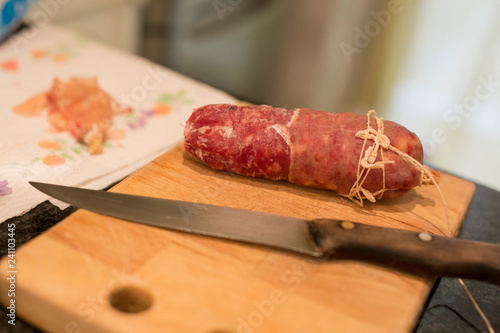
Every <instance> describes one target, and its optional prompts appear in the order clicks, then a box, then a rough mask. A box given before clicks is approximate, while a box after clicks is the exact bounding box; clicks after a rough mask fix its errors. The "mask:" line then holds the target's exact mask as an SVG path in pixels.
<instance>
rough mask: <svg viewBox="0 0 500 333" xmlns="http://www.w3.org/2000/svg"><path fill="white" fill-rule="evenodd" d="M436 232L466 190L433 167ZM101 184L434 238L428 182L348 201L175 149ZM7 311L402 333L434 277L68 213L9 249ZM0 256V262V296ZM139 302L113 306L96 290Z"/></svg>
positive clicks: (48, 318) (200, 326) (64, 318)
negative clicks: (371, 200)
mask: <svg viewBox="0 0 500 333" xmlns="http://www.w3.org/2000/svg"><path fill="white" fill-rule="evenodd" d="M440 187H441V190H442V192H443V195H444V197H445V198H446V201H447V204H448V208H449V215H450V221H451V224H450V231H451V234H452V235H457V234H458V232H459V229H460V226H461V223H462V221H463V218H464V215H465V213H466V211H467V208H468V205H469V203H470V201H471V198H472V195H473V193H474V185H473V184H472V183H470V182H468V181H465V180H462V179H459V178H455V177H452V176H450V175H447V174H443V175H442V177H441V183H440ZM112 191H116V192H123V193H130V194H138V195H147V196H155V197H160V198H169V199H177V200H186V201H193V202H201V203H210V204H215V205H223V206H229V207H236V208H243V209H249V210H256V211H262V212H269V213H275V214H281V215H287V216H294V217H300V218H307V219H314V218H338V219H349V220H356V221H359V222H362V223H367V224H372V225H379V226H386V227H392V228H400V229H409V230H421V231H426V232H429V233H434V234H446V233H447V231H448V227H447V225H446V219H445V211H444V208H443V204H442V202H441V199H440V197H439V194H438V192H437V191H436V189H435V188H434V187H433V186H424V187H419V188H417V189H415V190H412V191H411V192H410V193H408V194H407V195H405V196H404V197H403V198H401V199H397V200H393V201H380V202H378V203H376V204H367V205H365V207H363V208H361V207H358V206H357V205H356V204H354V203H352V202H350V201H347V200H345V199H344V198H342V197H340V196H338V195H336V194H334V193H332V192H328V191H323V190H315V189H307V188H303V187H299V186H295V185H291V184H287V183H284V182H273V181H267V180H260V179H251V178H245V177H241V176H238V175H234V174H229V173H224V172H217V171H214V170H212V169H210V168H208V167H207V166H205V165H203V164H201V163H199V162H196V161H194V160H192V159H191V158H189V157H188V156H186V154H185V152H184V151H183V149H182V147H178V148H176V149H173V150H172V151H169V152H167V153H166V154H165V155H163V156H161V157H159V158H157V159H156V160H154V161H153V162H151V163H150V164H148V165H147V166H145V167H144V168H142V169H141V170H139V171H138V172H136V173H134V174H132V175H131V176H130V177H128V178H127V179H125V180H124V181H123V182H121V183H119V184H118V185H117V186H115V187H114V188H113V189H112ZM17 258H18V260H17V267H18V278H17V284H16V289H17V290H16V304H18V307H17V314H18V315H20V316H22V317H23V318H25V319H27V320H28V321H30V322H32V323H33V324H35V325H37V326H39V327H41V328H43V329H44V330H48V331H51V332H199V333H215V332H227V333H229V332H234V333H236V332H245V333H247V332H283V331H286V332H408V331H411V330H412V329H413V326H414V324H415V320H416V319H417V317H418V315H419V314H420V311H421V309H422V307H423V305H424V303H425V300H426V298H427V296H428V293H429V291H430V289H431V287H432V285H433V283H434V280H435V277H433V276H414V275H410V274H405V273H402V272H400V271H396V270H391V269H387V268H382V267H378V266H375V265H370V264H365V263H361V262H355V261H345V260H344V261H336V262H328V263H319V262H316V261H314V260H313V259H310V258H306V257H303V256H299V255H293V254H289V253H284V252H280V251H276V250H270V249H268V248H264V247H258V246H252V245H246V244H241V243H236V242H231V241H224V240H219V239H211V238H205V237H202V236H196V235H190V234H184V233H178V232H172V231H168V230H161V229H156V228H152V227H147V226H143V225H138V224H134V223H130V222H126V221H122V220H118V219H114V218H109V217H105V216H101V215H98V214H95V213H91V212H89V211H85V210H78V211H77V212H76V213H74V214H72V215H71V216H70V217H68V218H67V219H66V220H64V221H62V222H61V223H59V224H58V225H56V226H55V227H53V228H52V229H50V230H49V231H47V232H46V233H44V234H42V235H41V236H39V237H37V238H36V239H34V240H33V241H31V242H29V243H28V244H27V245H26V246H24V247H22V248H20V249H18V251H17ZM6 265H7V263H6V261H5V260H4V261H2V263H1V272H2V273H1V274H2V279H1V281H0V284H1V286H2V293H1V295H0V297H1V298H2V301H3V302H6V301H7V293H6V292H4V291H5V290H6V289H5V287H6V282H5V281H6V276H5V275H6V272H7V266H6ZM117 297H118V298H120V297H121V298H120V299H121V301H122V302H123V300H125V301H124V302H125V303H127V302H128V303H130V304H129V305H131V306H132V305H134V304H136V305H138V306H139V305H142V306H144V304H145V303H146V305H145V306H147V305H150V307H149V308H148V309H147V310H144V311H142V312H138V313H127V312H123V311H119V310H117V309H116V308H114V307H113V306H111V305H110V298H113V299H116V298H117Z"/></svg>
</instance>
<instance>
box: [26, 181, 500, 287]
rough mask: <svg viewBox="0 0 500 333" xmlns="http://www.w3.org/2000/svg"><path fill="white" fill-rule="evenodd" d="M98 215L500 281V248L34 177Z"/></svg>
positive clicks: (304, 251) (435, 273) (329, 256)
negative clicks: (59, 183)
mask: <svg viewBox="0 0 500 333" xmlns="http://www.w3.org/2000/svg"><path fill="white" fill-rule="evenodd" d="M30 184H31V185H32V186H33V187H35V188H36V189H38V190H39V191H41V192H43V193H45V194H48V195H50V196H52V197H54V198H56V199H59V200H61V201H64V202H67V203H69V204H72V205H74V206H76V207H79V208H83V209H87V210H90V211H93V212H95V213H99V214H103V215H107V216H111V217H115V218H119V219H123V220H128V221H131V222H136V223H141V224H146V225H149V226H154V227H159V228H165V229H172V230H177V231H182V232H188V233H195V234H200V235H205V236H210V237H218V238H224V239H229V240H233V241H242V242H246V243H252V244H259V245H264V246H269V247H274V248H279V249H282V250H287V251H293V252H297V253H300V254H302V255H309V256H313V257H317V258H320V259H352V260H362V261H367V262H371V263H373V264H377V265H382V266H388V267H392V268H396V269H400V270H404V271H408V272H410V273H414V274H425V275H426V276H430V275H432V276H444V277H461V278H470V279H476V280H482V281H486V282H490V283H495V284H500V245H496V244H491V243H484V242H478V241H471V240H464V239H455V238H448V237H442V236H436V235H430V234H428V233H425V232H420V233H419V232H414V231H408V230H399V229H393V228H385V227H378V226H372V225H367V224H363V223H357V222H353V221H343V220H332V219H315V220H304V219H299V218H293V217H287V216H281V215H274V214H268V213H262V212H255V211H248V210H243V209H237V208H230V207H221V206H214V205H208V204H201V203H194V202H186V201H177V200H169V199H160V198H153V197H145V196H136V195H130V194H122V193H115V192H106V191H96V190H89V189H83V188H78V187H70V186H62V185H54V184H47V183H39V182H30Z"/></svg>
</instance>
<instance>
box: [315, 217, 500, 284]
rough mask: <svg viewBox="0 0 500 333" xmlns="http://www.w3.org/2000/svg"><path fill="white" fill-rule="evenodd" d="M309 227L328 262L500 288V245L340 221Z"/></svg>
mask: <svg viewBox="0 0 500 333" xmlns="http://www.w3.org/2000/svg"><path fill="white" fill-rule="evenodd" d="M308 228H309V233H310V235H311V237H312V240H313V241H314V243H315V244H316V246H317V247H318V250H319V252H321V254H322V255H323V256H325V257H327V258H328V257H334V258H343V259H356V260H364V261H370V262H373V263H376V264H380V265H384V266H390V267H395V268H399V269H403V270H405V271H410V272H413V273H425V274H428V275H437V276H447V277H461V278H469V279H475V280H482V281H487V282H490V283H495V284H499V285H500V245H495V244H490V243H484V242H477V241H470V240H464V239H457V238H448V237H442V236H436V235H430V234H427V233H424V232H420V233H418V232H413V231H408V230H399V229H392V228H384V227H376V226H370V225H366V224H361V223H354V222H350V221H339V220H326V219H322V220H312V221H308Z"/></svg>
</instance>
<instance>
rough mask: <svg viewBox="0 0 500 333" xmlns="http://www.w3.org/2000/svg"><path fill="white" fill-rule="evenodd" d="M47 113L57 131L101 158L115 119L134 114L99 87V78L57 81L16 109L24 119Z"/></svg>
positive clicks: (56, 79)
mask: <svg viewBox="0 0 500 333" xmlns="http://www.w3.org/2000/svg"><path fill="white" fill-rule="evenodd" d="M43 109H48V113H47V118H48V120H49V122H50V123H51V125H52V127H53V128H54V129H55V130H56V131H68V132H69V133H70V134H71V135H72V136H73V137H74V138H75V139H77V140H78V141H82V142H84V143H85V144H87V145H88V150H89V153H90V154H100V153H102V150H103V143H104V141H105V140H106V136H107V134H108V130H109V129H110V127H111V125H112V122H113V116H115V115H117V114H120V113H124V112H131V111H132V110H131V109H130V108H127V107H123V106H121V105H120V104H119V103H118V102H117V101H116V100H115V99H113V98H112V97H111V96H110V95H109V94H108V93H106V92H105V91H104V90H102V89H101V87H99V83H98V81H97V78H95V77H93V78H71V79H69V80H68V81H65V82H63V81H61V80H60V79H58V78H55V79H54V82H53V84H52V87H51V88H50V89H49V90H48V91H45V92H42V93H40V94H38V95H35V96H33V97H31V98H30V99H28V100H27V101H25V102H23V103H21V104H20V105H17V106H16V107H14V112H15V113H17V114H20V115H23V116H27V117H30V116H39V115H41V113H42V110H43Z"/></svg>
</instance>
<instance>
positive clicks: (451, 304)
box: [0, 185, 500, 333]
mask: <svg viewBox="0 0 500 333" xmlns="http://www.w3.org/2000/svg"><path fill="white" fill-rule="evenodd" d="M74 211H75V209H74V208H73V207H69V208H67V209H65V210H60V209H59V208H57V207H56V206H54V205H52V204H50V203H49V202H48V201H47V202H43V203H42V204H40V205H38V206H37V207H35V208H34V209H33V210H31V211H30V212H28V213H26V214H24V215H23V216H20V217H15V218H12V219H9V220H7V221H5V222H4V223H2V224H1V225H0V255H1V256H2V257H3V256H4V255H5V254H6V252H7V225H8V224H9V223H15V225H16V229H15V230H16V248H19V247H20V246H22V245H23V244H25V243H27V242H28V241H29V240H31V239H33V238H34V237H36V236H38V235H40V234H41V233H43V232H44V231H45V230H47V229H49V228H50V227H52V226H53V225H55V224H56V223H57V222H59V221H61V220H62V219H64V218H65V217H66V216H68V215H69V214H71V213H72V212H74ZM460 238H464V239H471V240H479V241H485V242H490V243H497V244H500V192H497V191H494V190H492V189H489V188H487V187H484V186H481V185H476V193H475V194H474V197H473V199H472V202H471V205H470V208H469V211H468V213H467V216H466V218H465V221H464V223H463V226H462V231H461V234H460ZM464 282H465V284H466V285H467V287H468V289H469V291H470V292H471V293H472V295H473V296H474V298H475V299H476V301H477V302H478V304H479V306H480V307H481V309H482V310H483V312H484V313H485V315H486V317H487V318H488V319H489V320H490V322H491V325H492V326H493V328H494V329H495V331H496V332H498V333H500V315H499V314H500V286H495V285H492V284H488V283H484V282H478V281H472V280H464ZM0 316H1V318H2V319H1V320H0V332H5V333H8V332H19V333H20V332H22V333H35V332H37V333H38V332H41V331H40V330H38V329H36V328H34V327H33V326H31V325H30V324H28V323H26V322H25V321H23V320H22V319H20V318H19V317H16V325H15V326H12V325H10V324H8V323H7V320H8V317H7V313H6V310H5V308H4V307H3V306H2V307H1V310H0ZM415 332H416V333H437V332H439V333H442V332H488V330H487V328H486V325H485V324H484V322H483V320H482V319H481V317H480V316H479V314H478V313H477V311H476V310H475V309H474V307H473V305H472V303H471V301H470V300H469V299H468V298H467V295H466V294H465V292H464V290H463V289H462V287H461V286H460V285H459V283H458V281H457V279H449V278H443V279H439V280H438V281H437V283H436V285H435V287H434V288H433V290H432V293H431V295H430V298H429V300H428V302H427V305H426V307H425V309H424V310H423V312H422V315H421V319H420V322H419V323H418V325H417V326H416V327H415Z"/></svg>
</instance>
